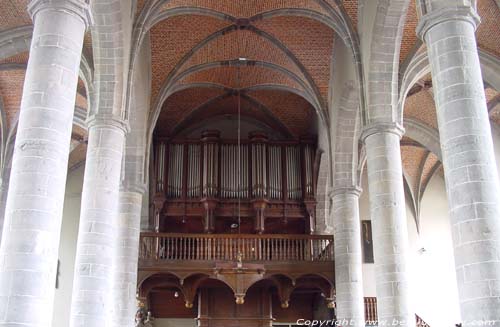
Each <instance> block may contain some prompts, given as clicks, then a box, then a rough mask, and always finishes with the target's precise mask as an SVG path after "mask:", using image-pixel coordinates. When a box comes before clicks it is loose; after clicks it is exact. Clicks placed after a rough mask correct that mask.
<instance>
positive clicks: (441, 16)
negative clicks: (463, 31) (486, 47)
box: [416, 6, 481, 41]
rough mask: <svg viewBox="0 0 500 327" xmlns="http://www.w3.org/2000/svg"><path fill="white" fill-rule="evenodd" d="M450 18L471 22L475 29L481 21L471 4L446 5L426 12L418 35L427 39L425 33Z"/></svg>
mask: <svg viewBox="0 0 500 327" xmlns="http://www.w3.org/2000/svg"><path fill="white" fill-rule="evenodd" d="M449 20H462V21H466V22H468V23H471V24H472V26H473V27H474V29H476V28H477V26H478V25H479V24H480V23H481V18H480V17H479V15H478V14H477V12H476V10H475V9H474V8H472V7H470V6H459V7H446V8H440V9H436V10H434V11H431V12H429V13H427V14H425V15H424V16H423V17H422V18H420V21H419V23H418V25H417V29H416V33H417V36H418V37H419V38H420V39H422V41H425V40H424V38H425V34H426V33H427V32H428V31H429V30H430V29H431V28H432V27H433V26H435V25H438V24H441V23H444V22H446V21H449Z"/></svg>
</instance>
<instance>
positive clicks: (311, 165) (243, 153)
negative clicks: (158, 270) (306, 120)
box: [153, 131, 317, 233]
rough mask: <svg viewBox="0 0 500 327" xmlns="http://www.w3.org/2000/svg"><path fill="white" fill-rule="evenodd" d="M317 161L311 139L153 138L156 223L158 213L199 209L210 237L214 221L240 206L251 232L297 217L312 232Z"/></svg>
mask: <svg viewBox="0 0 500 327" xmlns="http://www.w3.org/2000/svg"><path fill="white" fill-rule="evenodd" d="M316 159H317V158H316V147H315V144H314V141H313V140H312V139H301V140H300V141H295V142H290V141H286V142H281V141H271V140H269V139H268V137H267V136H266V135H265V134H263V133H250V134H249V138H248V140H242V141H241V142H240V144H239V145H238V142H237V141H235V140H223V139H221V138H220V133H219V132H218V131H205V132H203V133H202V136H201V139H200V140H184V141H177V140H173V141H168V140H158V141H157V142H156V143H155V149H154V163H153V165H154V167H153V168H154V170H153V171H154V176H155V177H154V178H155V185H156V195H155V197H154V203H155V212H156V215H157V216H158V218H157V219H155V224H156V225H159V224H160V221H159V220H160V218H159V216H160V215H164V216H166V217H168V216H196V215H197V212H198V211H197V210H198V209H197V208H199V209H200V210H203V211H202V212H200V215H199V216H200V217H202V218H203V219H202V220H203V226H204V231H205V232H207V233H211V232H214V231H215V228H216V224H215V221H216V219H218V218H217V217H230V216H234V215H235V212H236V211H235V207H236V205H237V203H238V202H239V203H240V204H239V205H240V206H241V208H242V209H241V210H242V216H243V217H251V218H253V219H254V232H256V233H264V232H265V225H266V219H270V218H282V219H284V220H285V221H286V220H287V219H288V218H292V219H293V218H301V219H302V220H303V221H304V222H305V232H307V233H312V232H313V227H314V215H313V212H314V210H313V208H314V207H315V203H316V202H315V188H316V187H315V184H316V173H317V171H316V168H315V162H316ZM157 229H159V227H158V226H157Z"/></svg>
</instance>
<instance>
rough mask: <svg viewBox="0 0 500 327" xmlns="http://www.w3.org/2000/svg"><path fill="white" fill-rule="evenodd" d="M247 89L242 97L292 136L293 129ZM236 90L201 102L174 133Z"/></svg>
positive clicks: (243, 91)
mask: <svg viewBox="0 0 500 327" xmlns="http://www.w3.org/2000/svg"><path fill="white" fill-rule="evenodd" d="M245 90H246V89H243V90H241V91H240V92H241V93H242V94H241V97H242V98H243V99H246V100H247V101H248V102H250V103H251V104H252V105H253V106H254V107H255V108H257V109H258V110H259V111H261V112H262V113H263V114H264V115H265V116H267V117H268V118H269V119H270V120H271V121H273V122H274V124H275V126H276V127H277V128H278V130H279V131H280V132H281V133H282V134H283V135H286V137H288V138H291V137H292V133H291V131H290V130H289V129H288V128H287V127H286V126H285V125H284V124H283V123H282V122H281V121H279V120H278V119H277V118H276V117H275V116H274V115H273V114H272V111H271V110H270V109H269V108H267V106H266V105H264V104H263V103H262V102H260V101H259V100H257V99H255V98H253V97H252V96H250V95H247V94H245ZM235 92H236V90H232V89H230V90H228V91H227V92H226V93H224V94H222V95H219V96H217V97H214V98H212V99H209V100H208V101H206V102H205V103H203V104H201V105H200V106H198V107H197V108H195V109H194V110H193V111H192V112H191V113H190V114H189V115H188V116H187V117H186V118H184V119H183V120H182V121H180V122H179V123H178V124H177V125H176V126H175V127H174V129H173V132H172V135H177V134H178V133H179V132H180V131H181V130H182V129H183V128H185V127H186V126H188V125H189V123H190V121H191V120H192V117H196V115H197V114H198V113H199V112H200V111H202V110H203V109H204V108H206V107H207V106H209V105H210V104H212V103H213V102H215V101H217V100H220V99H223V98H225V97H227V96H230V95H232V94H235Z"/></svg>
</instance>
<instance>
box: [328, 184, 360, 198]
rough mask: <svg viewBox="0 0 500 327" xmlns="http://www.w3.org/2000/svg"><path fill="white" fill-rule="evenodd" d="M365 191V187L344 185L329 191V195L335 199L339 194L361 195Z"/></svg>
mask: <svg viewBox="0 0 500 327" xmlns="http://www.w3.org/2000/svg"><path fill="white" fill-rule="evenodd" d="M361 192H363V189H362V188H361V187H359V186H344V187H336V188H335V189H333V190H332V191H331V192H330V193H328V197H329V198H330V199H333V198H334V197H336V196H337V195H343V194H349V195H354V196H357V197H359V196H360V195H361Z"/></svg>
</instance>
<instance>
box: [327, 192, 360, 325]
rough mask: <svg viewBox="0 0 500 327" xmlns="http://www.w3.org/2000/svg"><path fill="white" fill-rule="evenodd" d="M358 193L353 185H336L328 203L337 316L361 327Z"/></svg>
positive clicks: (340, 319)
mask: <svg viewBox="0 0 500 327" xmlns="http://www.w3.org/2000/svg"><path fill="white" fill-rule="evenodd" d="M360 194H361V190H360V189H358V188H356V187H352V188H339V189H336V190H335V191H334V192H333V203H332V208H333V226H334V229H333V236H334V245H335V286H336V302H337V319H338V320H339V321H349V325H348V326H354V327H364V326H365V306H364V299H363V271H362V268H363V261H362V253H361V227H360V221H359V195H360Z"/></svg>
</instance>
